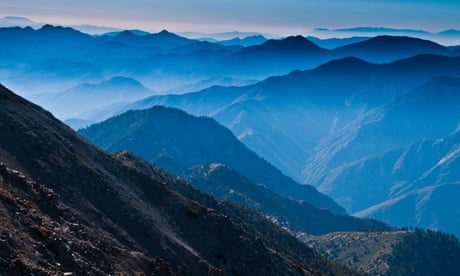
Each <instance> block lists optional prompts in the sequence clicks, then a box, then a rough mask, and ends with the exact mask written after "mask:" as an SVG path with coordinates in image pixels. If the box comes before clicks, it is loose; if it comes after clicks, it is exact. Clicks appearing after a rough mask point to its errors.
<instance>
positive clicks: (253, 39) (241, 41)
mask: <svg viewBox="0 0 460 276" xmlns="http://www.w3.org/2000/svg"><path fill="white" fill-rule="evenodd" d="M266 41H267V38H265V37H264V36H263V35H253V36H247V37H244V38H239V37H236V38H232V39H228V40H222V41H219V43H220V44H222V45H226V46H232V45H241V46H244V47H249V46H255V45H260V44H262V43H264V42H266Z"/></svg>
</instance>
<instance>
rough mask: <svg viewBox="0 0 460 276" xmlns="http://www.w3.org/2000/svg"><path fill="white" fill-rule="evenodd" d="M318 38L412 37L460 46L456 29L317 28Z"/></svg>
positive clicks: (459, 36) (459, 37) (459, 38)
mask: <svg viewBox="0 0 460 276" xmlns="http://www.w3.org/2000/svg"><path fill="white" fill-rule="evenodd" d="M314 31H315V33H316V34H317V35H318V36H321V37H322V36H327V37H343V36H369V37H373V36H382V35H390V36H410V37H416V38H420V39H427V40H431V41H434V42H436V43H440V44H442V45H458V44H459V43H460V35H459V33H460V32H459V31H458V30H455V29H450V30H445V31H441V32H428V31H425V30H416V29H394V28H385V27H356V28H346V29H335V30H331V29H326V28H317V29H315V30H314Z"/></svg>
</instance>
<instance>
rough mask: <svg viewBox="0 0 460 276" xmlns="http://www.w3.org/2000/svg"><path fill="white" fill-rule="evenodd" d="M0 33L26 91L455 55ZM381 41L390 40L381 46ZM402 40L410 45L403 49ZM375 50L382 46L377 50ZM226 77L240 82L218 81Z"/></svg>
mask: <svg viewBox="0 0 460 276" xmlns="http://www.w3.org/2000/svg"><path fill="white" fill-rule="evenodd" d="M0 38H1V39H2V40H4V41H8V42H9V43H5V44H2V45H1V46H0V54H2V53H3V54H2V57H3V59H2V61H1V62H0V68H1V69H2V72H3V74H2V82H3V83H5V84H6V85H7V86H8V87H10V88H12V89H14V90H16V91H18V93H20V94H21V95H24V96H27V95H28V94H43V93H57V92H61V91H64V90H67V89H70V88H72V87H74V86H77V85H79V84H82V83H95V82H102V81H104V80H107V79H110V78H113V77H117V76H122V77H128V78H132V79H135V80H137V81H139V82H141V83H143V84H144V85H145V86H146V87H147V88H149V89H150V90H153V91H156V92H157V93H168V91H174V92H175V93H184V92H191V90H186V89H187V88H190V89H193V88H194V87H197V88H196V89H201V88H204V87H202V86H201V87H199V84H202V83H204V82H206V81H207V80H210V79H213V80H215V81H214V82H213V83H212V84H211V85H219V84H222V85H234V84H235V85H238V83H242V82H243V83H244V82H249V81H254V80H258V81H260V80H263V79H264V78H268V77H270V76H273V75H282V74H288V73H289V72H291V71H293V70H307V69H312V68H315V67H317V66H319V65H321V64H323V63H325V62H328V61H331V60H334V59H339V58H343V57H348V56H354V57H357V58H361V59H363V60H367V61H370V62H379V63H383V62H391V61H394V60H397V59H401V58H408V57H411V56H414V55H417V54H421V53H424V54H426V53H431V54H444V55H455V54H456V52H455V49H453V50H451V49H449V48H445V47H443V46H440V45H437V44H434V43H432V42H428V41H424V40H420V39H414V38H409V37H385V36H382V37H380V38H378V39H380V40H378V41H377V42H375V43H372V41H373V40H372V39H371V40H370V41H369V42H366V40H364V41H363V40H361V39H359V40H357V39H350V40H342V42H337V41H335V42H333V44H334V43H335V44H336V46H338V45H339V44H340V45H341V47H338V48H337V49H331V46H330V44H331V42H330V41H329V46H328V47H329V48H328V49H325V48H321V47H319V46H317V45H315V44H314V43H312V42H311V41H309V40H307V39H305V38H304V37H302V36H292V37H287V38H283V39H269V40H266V39H265V38H264V37H261V36H253V37H245V38H242V39H243V40H241V41H239V42H238V39H236V40H235V41H233V42H231V41H227V42H225V41H221V42H208V41H200V40H194V39H189V38H185V37H182V36H179V35H176V34H173V33H171V32H168V31H166V30H163V31H161V32H159V33H155V34H150V33H145V32H141V31H136V30H133V31H118V32H111V33H108V34H106V35H98V36H92V35H88V34H85V33H82V32H80V31H77V30H75V29H72V28H69V27H59V26H51V25H43V26H42V27H40V28H39V29H37V30H34V29H32V28H30V27H26V28H20V27H9V28H0ZM375 39H377V38H375ZM313 41H316V42H317V43H318V44H320V45H327V44H328V42H321V41H322V40H313ZM349 43H352V44H351V45H350V44H349ZM345 44H346V45H347V46H344V45H345ZM379 45H380V46H381V47H382V45H385V46H383V48H381V49H380V50H378V49H379V48H378V46H379ZM400 45H405V47H404V49H403V48H401V49H400V48H399V47H400ZM373 51H379V52H378V53H377V52H375V53H374V54H372V52H373ZM19 64H20V66H19ZM82 66H84V67H83V68H82V70H75V71H70V72H69V69H66V70H63V69H62V68H63V67H65V68H73V67H75V68H81V67H82ZM75 73H78V74H75ZM43 78H46V79H47V82H46V84H43V83H42V82H41V80H42V79H43ZM224 79H225V80H229V79H230V80H235V82H234V83H230V84H229V83H228V82H220V81H219V80H224ZM51 111H53V110H51ZM79 119H87V118H79Z"/></svg>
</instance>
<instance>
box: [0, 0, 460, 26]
mask: <svg viewBox="0 0 460 276" xmlns="http://www.w3.org/2000/svg"><path fill="white" fill-rule="evenodd" d="M4 16H22V17H28V18H30V19H32V20H34V21H39V22H47V23H53V24H66V25H70V24H94V25H103V26H109V27H117V28H122V29H133V28H135V29H143V30H148V31H159V30H162V29H168V30H170V31H175V32H181V31H202V32H203V31H205V32H210V31H233V30H239V31H258V32H268V33H280V34H293V33H308V32H309V31H310V30H312V29H314V28H317V27H326V28H347V27H356V26H374V27H378V26H384V27H390V28H411V29H424V30H428V31H433V32H436V31H442V30H445V29H460V0H450V1H448V0H445V1H433V0H417V1H415V0H405V1H395V0H165V1H157V0H0V17H4Z"/></svg>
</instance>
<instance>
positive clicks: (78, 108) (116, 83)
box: [29, 77, 154, 120]
mask: <svg viewBox="0 0 460 276" xmlns="http://www.w3.org/2000/svg"><path fill="white" fill-rule="evenodd" d="M152 94H154V92H153V91H151V90H149V89H147V88H146V87H145V86H143V85H142V84H141V83H140V82H138V81H137V80H134V79H132V78H125V77H114V78H112V79H110V80H106V81H103V82H101V83H97V84H88V83H85V84H80V85H78V86H76V87H74V88H71V89H69V90H67V91H64V92H61V93H51V94H50V93H48V94H41V95H35V96H31V97H29V98H30V99H31V100H32V101H34V102H35V103H37V104H40V105H42V106H43V107H45V108H46V109H48V110H50V111H52V112H53V114H54V115H55V116H56V117H58V118H59V119H61V120H67V119H70V118H78V117H79V116H81V115H82V114H85V113H87V112H90V111H92V110H94V109H100V108H101V106H111V105H116V104H118V105H119V104H121V103H123V104H125V103H127V102H133V101H136V100H139V99H142V98H145V97H147V96H151V95H152Z"/></svg>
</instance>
